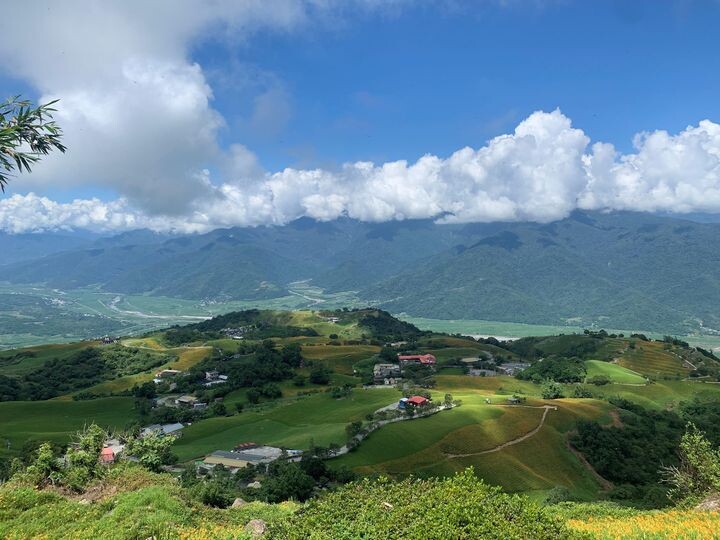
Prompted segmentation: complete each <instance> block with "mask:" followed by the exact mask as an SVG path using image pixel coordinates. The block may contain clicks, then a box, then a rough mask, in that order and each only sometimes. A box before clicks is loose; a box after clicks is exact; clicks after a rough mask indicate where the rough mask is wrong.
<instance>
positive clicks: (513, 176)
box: [0, 110, 720, 232]
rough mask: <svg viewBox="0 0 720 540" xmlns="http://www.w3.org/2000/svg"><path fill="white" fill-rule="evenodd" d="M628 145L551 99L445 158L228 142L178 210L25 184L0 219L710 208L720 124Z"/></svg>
mask: <svg viewBox="0 0 720 540" xmlns="http://www.w3.org/2000/svg"><path fill="white" fill-rule="evenodd" d="M635 146H636V152H635V153H632V154H627V155H622V154H619V153H618V152H617V151H616V150H615V149H614V148H613V146H612V145H610V144H606V143H595V144H593V145H590V139H589V138H588V137H587V135H585V133H584V132H583V131H582V130H580V129H578V128H575V127H573V126H572V124H571V121H570V119H569V118H567V117H566V116H565V115H563V114H562V113H561V112H560V111H559V110H556V111H553V112H550V113H547V112H535V113H533V114H531V115H530V116H529V117H528V118H527V119H525V120H524V121H522V122H521V123H520V124H519V125H518V126H517V128H516V129H515V131H514V132H513V133H511V134H507V135H501V136H498V137H495V138H494V139H492V140H490V141H489V142H488V143H487V144H486V145H485V146H482V147H481V148H479V149H477V150H475V149H472V148H463V149H460V150H458V151H457V152H455V153H454V154H452V155H451V156H449V157H447V158H441V157H437V156H433V155H426V156H423V157H421V158H420V159H418V160H417V161H416V162H414V163H408V162H406V161H395V162H390V163H383V164H374V163H370V162H356V163H347V164H345V165H344V166H343V167H341V168H340V169H339V170H336V171H328V170H322V169H313V170H300V169H291V168H288V169H285V170H283V171H280V172H276V173H268V172H263V171H262V169H260V168H259V166H258V165H257V162H256V160H255V159H254V156H253V155H252V154H251V153H250V152H249V151H248V150H247V149H246V148H244V147H242V146H236V147H233V149H232V151H231V152H230V153H229V156H228V157H227V162H228V166H227V168H226V174H228V175H231V176H232V175H235V176H233V177H232V179H230V180H228V181H225V182H222V183H219V184H217V185H215V184H213V183H212V182H210V180H209V173H208V172H207V171H204V172H203V173H202V174H198V175H197V176H196V180H197V182H199V183H200V184H202V185H203V186H204V189H205V195H204V196H202V197H196V198H194V199H193V200H192V201H191V202H190V203H189V205H188V207H187V209H186V211H185V212H183V213H182V214H180V215H176V214H162V213H159V214H158V213H148V212H145V211H143V210H142V209H140V208H138V207H136V206H134V205H133V204H132V203H131V202H130V201H128V200H127V199H124V198H123V199H118V200H116V201H111V202H103V201H100V200H97V199H90V200H76V201H72V202H70V203H65V204H59V203H55V202H53V201H51V200H49V199H47V198H44V197H39V196H37V195H34V194H29V195H25V196H23V195H14V196H12V197H9V198H6V199H3V200H0V229H3V230H6V231H12V232H24V231H32V230H48V229H57V228H87V229H94V230H124V229H134V228H141V227H142V228H150V229H153V230H174V231H179V232H198V231H207V230H210V229H213V228H217V227H227V226H236V225H237V226H252V225H259V224H283V223H287V222H289V221H291V220H294V219H297V218H299V217H302V216H307V217H312V218H315V219H318V220H331V219H335V218H338V217H340V216H348V217H351V218H356V219H360V220H364V221H387V220H394V219H395V220H397V219H416V218H435V219H437V220H439V221H440V222H446V223H458V222H478V221H485V222H488V221H525V220H527V221H537V222H549V221H554V220H557V219H562V218H564V217H566V216H568V215H569V214H570V212H572V211H573V210H574V209H576V208H582V209H593V210H606V209H607V210H639V211H666V212H680V213H682V212H691V211H706V212H720V125H718V124H715V123H713V122H710V121H708V120H704V121H702V122H700V123H699V124H698V126H695V127H694V126H690V127H688V128H687V129H685V130H684V131H682V132H681V133H678V134H677V135H670V134H668V133H666V132H664V131H656V132H653V133H643V134H640V135H638V136H637V137H636V138H635Z"/></svg>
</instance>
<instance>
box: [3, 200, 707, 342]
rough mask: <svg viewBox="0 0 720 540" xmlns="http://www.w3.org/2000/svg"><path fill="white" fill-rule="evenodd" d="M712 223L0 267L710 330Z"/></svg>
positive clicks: (238, 247) (437, 228) (171, 252)
mask: <svg viewBox="0 0 720 540" xmlns="http://www.w3.org/2000/svg"><path fill="white" fill-rule="evenodd" d="M718 233H720V224H715V223H697V222H693V221H687V220H682V219H677V218H671V217H661V216H654V215H650V214H638V213H627V212H620V213H609V214H602V213H580V212H576V213H574V214H573V215H572V216H570V217H569V218H567V219H565V220H562V221H558V222H554V223H550V224H536V223H490V224H481V223H477V224H467V225H436V224H434V223H433V222H431V221H429V220H415V221H404V222H389V223H380V224H372V223H362V222H358V221H354V220H350V219H341V220H337V221H333V222H326V223H321V222H316V221H313V220H310V219H301V220H298V221H295V222H293V223H290V224H288V225H286V226H283V227H256V228H232V229H219V230H215V231H212V232H210V233H207V234H203V235H195V236H177V237H167V236H162V235H155V234H154V233H149V232H147V231H145V232H142V233H141V232H138V233H137V234H132V233H128V234H126V235H123V236H122V237H120V236H118V237H114V238H111V239H107V238H104V239H99V240H96V241H95V242H94V244H93V245H92V246H90V247H88V248H86V249H79V250H75V251H65V252H62V253H55V254H51V255H48V256H46V257H42V258H39V259H36V260H32V261H24V262H20V263H16V264H13V265H8V266H6V267H5V276H6V279H8V280H9V281H12V282H17V283H46V284H49V285H51V286H53V287H58V288H74V287H84V286H88V285H99V286H101V287H102V288H103V289H105V290H108V291H115V292H125V293H151V294H158V295H165V296H177V297H183V298H192V299H200V298H237V299H261V298H273V297H278V296H283V295H285V294H287V289H286V286H287V284H288V283H290V282H292V281H296V280H303V279H312V280H313V283H314V284H316V285H319V286H321V287H325V288H326V289H328V290H329V291H343V290H355V291H358V295H359V296H360V297H361V298H362V299H364V300H366V301H368V302H370V303H375V304H378V305H380V306H382V307H384V308H386V309H388V310H390V311H392V312H396V313H398V312H406V313H408V314H411V315H418V316H425V317H433V318H465V319H468V318H473V319H488V320H497V321H515V322H528V323H555V324H562V323H566V322H575V323H578V324H583V325H589V324H592V323H593V322H595V323H597V324H600V325H604V326H609V327H616V328H643V329H648V330H653V329H656V330H658V331H672V332H685V331H690V330H693V329H697V328H699V327H700V326H704V327H707V328H711V329H712V328H720V315H718V314H717V313H716V306H717V305H718V303H720V272H718V270H717V269H718V268H719V266H718V265H719V264H720V234H718Z"/></svg>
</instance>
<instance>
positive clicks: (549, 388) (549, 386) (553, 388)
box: [542, 381, 565, 399]
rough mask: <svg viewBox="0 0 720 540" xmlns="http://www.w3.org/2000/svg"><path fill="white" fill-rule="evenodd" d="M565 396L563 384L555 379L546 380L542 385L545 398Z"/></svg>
mask: <svg viewBox="0 0 720 540" xmlns="http://www.w3.org/2000/svg"><path fill="white" fill-rule="evenodd" d="M561 397H565V396H564V395H563V389H562V386H560V385H559V384H558V383H556V382H555V381H545V384H543V386H542V398H543V399H558V398H561Z"/></svg>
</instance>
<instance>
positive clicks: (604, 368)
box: [585, 360, 647, 384]
mask: <svg viewBox="0 0 720 540" xmlns="http://www.w3.org/2000/svg"><path fill="white" fill-rule="evenodd" d="M585 368H586V369H587V376H588V378H590V377H596V376H604V377H607V378H608V379H610V380H611V381H612V382H614V383H620V384H645V383H646V382H647V381H646V379H645V377H643V376H642V375H640V374H639V373H636V372H635V371H632V370H629V369H627V368H624V367H622V366H619V365H617V364H611V363H610V362H603V361H602V360H586V361H585Z"/></svg>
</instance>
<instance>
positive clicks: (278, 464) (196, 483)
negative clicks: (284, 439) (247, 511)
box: [181, 455, 355, 508]
mask: <svg viewBox="0 0 720 540" xmlns="http://www.w3.org/2000/svg"><path fill="white" fill-rule="evenodd" d="M354 479H355V475H354V474H353V473H352V472H351V471H350V470H349V469H347V468H345V467H338V468H337V469H332V468H330V467H329V466H328V465H327V462H326V461H325V460H323V459H321V458H319V457H316V456H313V455H308V456H306V457H303V459H302V460H301V461H300V462H290V461H287V460H284V459H279V460H277V461H274V462H272V463H270V464H268V465H267V466H266V465H248V466H247V467H245V468H243V469H240V470H239V471H238V472H237V474H231V473H230V471H228V470H227V469H226V468H224V467H222V466H217V467H215V468H214V469H213V470H212V471H211V472H210V473H208V474H207V475H205V476H198V474H197V471H196V469H195V466H194V465H188V466H187V467H186V469H185V471H184V472H183V474H182V475H181V484H182V486H183V487H185V488H187V489H188V490H189V491H190V493H191V494H192V496H194V497H195V498H196V499H198V500H199V501H200V502H202V503H204V504H207V505H209V506H215V507H218V508H225V507H228V506H230V504H232V502H233V501H234V500H235V498H237V497H241V498H242V499H244V500H260V501H265V502H270V503H278V502H282V501H286V500H289V499H293V500H296V501H306V500H307V499H309V498H311V497H313V496H314V495H315V494H316V493H317V492H318V490H319V489H320V488H327V487H335V486H338V485H341V484H345V483H347V482H350V481H352V480H354ZM253 481H258V482H260V488H259V489H258V488H249V487H248V484H249V483H251V482H253Z"/></svg>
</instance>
